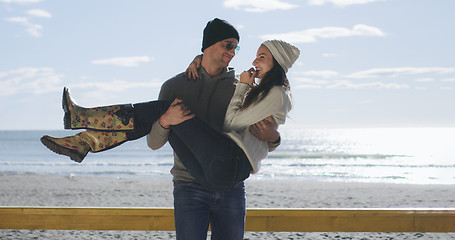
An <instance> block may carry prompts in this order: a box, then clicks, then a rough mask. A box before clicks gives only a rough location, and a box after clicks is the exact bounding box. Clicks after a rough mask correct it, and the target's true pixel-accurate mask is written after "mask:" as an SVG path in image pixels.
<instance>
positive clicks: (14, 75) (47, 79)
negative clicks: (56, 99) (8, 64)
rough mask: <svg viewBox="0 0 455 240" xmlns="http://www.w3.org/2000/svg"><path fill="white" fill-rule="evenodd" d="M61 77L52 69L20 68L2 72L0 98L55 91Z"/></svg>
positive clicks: (0, 75)
mask: <svg viewBox="0 0 455 240" xmlns="http://www.w3.org/2000/svg"><path fill="white" fill-rule="evenodd" d="M61 77H62V75H61V74H57V73H56V72H55V70H54V69H52V68H19V69H16V70H11V71H7V72H0V96H2V95H3V96H8V95H14V94H17V93H21V92H32V93H35V94H41V93H46V92H50V91H55V90H56V87H57V85H58V83H60V81H61ZM58 88H60V87H58Z"/></svg>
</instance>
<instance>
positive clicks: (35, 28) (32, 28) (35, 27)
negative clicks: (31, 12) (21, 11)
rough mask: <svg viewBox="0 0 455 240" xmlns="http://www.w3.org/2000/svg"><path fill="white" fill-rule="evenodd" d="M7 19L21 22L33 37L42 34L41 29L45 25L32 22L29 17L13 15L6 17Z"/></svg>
mask: <svg viewBox="0 0 455 240" xmlns="http://www.w3.org/2000/svg"><path fill="white" fill-rule="evenodd" d="M6 21H8V22H13V23H18V24H21V25H22V26H24V27H25V31H26V32H27V33H28V34H30V35H31V36H33V37H41V36H42V33H41V30H42V29H43V26H41V25H39V24H35V23H32V22H30V21H29V20H28V18H25V17H11V18H6Z"/></svg>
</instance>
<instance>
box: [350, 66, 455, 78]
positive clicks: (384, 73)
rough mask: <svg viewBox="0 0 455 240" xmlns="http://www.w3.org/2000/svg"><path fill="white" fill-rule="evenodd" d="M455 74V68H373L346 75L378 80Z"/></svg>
mask: <svg viewBox="0 0 455 240" xmlns="http://www.w3.org/2000/svg"><path fill="white" fill-rule="evenodd" d="M452 72H455V68H443V67H421V68H418V67H401V68H374V69H369V70H365V71H359V72H355V73H352V74H350V75H348V76H347V77H349V78H378V77H398V76H401V75H411V74H424V73H437V74H446V73H452Z"/></svg>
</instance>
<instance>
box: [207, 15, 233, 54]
mask: <svg viewBox="0 0 455 240" xmlns="http://www.w3.org/2000/svg"><path fill="white" fill-rule="evenodd" d="M227 38H236V39H237V40H238V41H240V37H239V33H238V32H237V30H235V28H234V27H233V26H232V25H231V24H229V23H228V22H227V21H225V20H221V19H218V18H215V19H213V20H212V21H209V22H208V23H207V26H205V28H204V37H203V39H202V49H201V51H202V52H204V50H205V49H206V48H208V47H210V46H212V45H213V44H215V43H217V42H219V41H221V40H224V39H227Z"/></svg>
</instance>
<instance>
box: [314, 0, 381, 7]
mask: <svg viewBox="0 0 455 240" xmlns="http://www.w3.org/2000/svg"><path fill="white" fill-rule="evenodd" d="M378 1H381V0H309V1H308V4H310V5H318V6H319V5H324V4H326V3H332V4H333V5H336V6H338V7H345V6H349V5H355V4H367V3H372V2H378Z"/></svg>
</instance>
